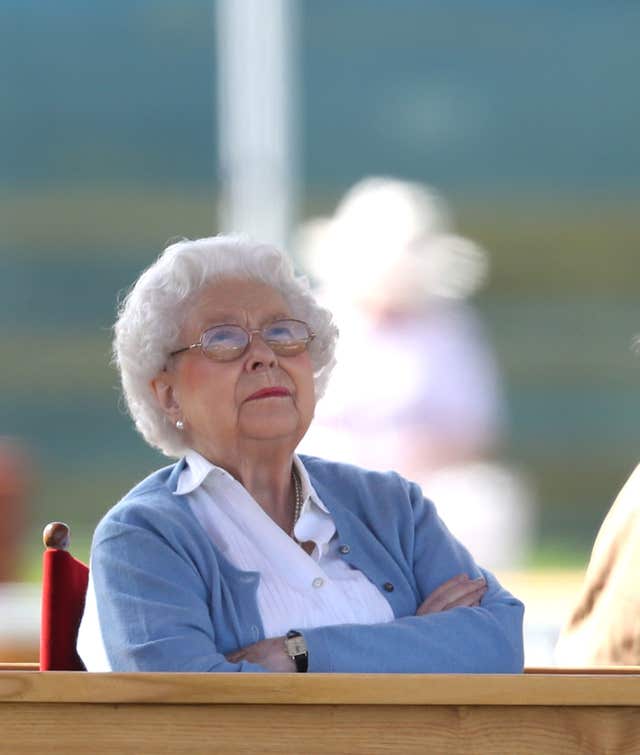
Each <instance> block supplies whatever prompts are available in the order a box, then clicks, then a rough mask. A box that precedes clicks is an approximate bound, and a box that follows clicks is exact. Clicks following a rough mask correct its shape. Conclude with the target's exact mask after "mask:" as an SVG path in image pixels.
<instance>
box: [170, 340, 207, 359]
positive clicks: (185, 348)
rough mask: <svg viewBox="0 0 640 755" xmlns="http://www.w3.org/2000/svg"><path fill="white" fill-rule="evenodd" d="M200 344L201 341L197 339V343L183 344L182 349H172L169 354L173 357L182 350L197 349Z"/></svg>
mask: <svg viewBox="0 0 640 755" xmlns="http://www.w3.org/2000/svg"><path fill="white" fill-rule="evenodd" d="M201 346H202V341H198V343H192V344H191V346H185V347H184V348H182V349H178V350H177V351H172V352H171V353H170V354H169V356H170V357H174V356H175V355H176V354H182V352H183V351H191V349H199V348H200V347H201Z"/></svg>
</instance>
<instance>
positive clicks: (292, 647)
mask: <svg viewBox="0 0 640 755" xmlns="http://www.w3.org/2000/svg"><path fill="white" fill-rule="evenodd" d="M284 644H285V648H286V650H287V655H288V656H289V658H291V659H292V660H293V662H294V663H295V664H296V671H298V672H305V671H306V670H307V669H308V668H309V652H308V651H307V643H306V642H305V641H304V637H303V636H302V635H301V634H300V632H297V631H296V630H295V629H291V630H290V631H288V632H287V636H286V639H285V641H284Z"/></svg>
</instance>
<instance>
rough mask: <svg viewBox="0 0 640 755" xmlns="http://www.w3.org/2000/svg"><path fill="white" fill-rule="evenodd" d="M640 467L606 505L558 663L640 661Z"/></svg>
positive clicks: (560, 644)
mask: <svg viewBox="0 0 640 755" xmlns="http://www.w3.org/2000/svg"><path fill="white" fill-rule="evenodd" d="M639 577H640V467H637V468H636V469H635V471H634V472H633V474H632V475H631V477H630V478H629V479H628V480H627V482H626V484H625V485H624V487H623V488H622V490H621V491H620V493H619V495H618V497H617V498H616V500H615V502H614V504H613V506H612V507H611V509H610V510H609V513H608V514H607V516H606V518H605V520H604V522H603V523H602V526H601V527H600V531H599V532H598V536H597V537H596V540H595V543H594V545H593V551H592V553H591V559H590V561H589V566H588V567H587V572H586V575H585V579H584V583H583V586H582V591H581V593H580V596H579V598H578V600H577V601H576V605H575V606H574V608H573V610H572V612H571V614H570V617H569V619H568V621H567V624H566V626H565V627H564V629H563V630H562V632H561V634H560V639H559V640H558V644H557V646H556V652H555V660H556V663H557V664H558V665H560V666H627V665H630V666H638V665H640V586H639V584H638V578H639Z"/></svg>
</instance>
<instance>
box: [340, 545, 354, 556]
mask: <svg viewBox="0 0 640 755" xmlns="http://www.w3.org/2000/svg"><path fill="white" fill-rule="evenodd" d="M340 553H342V555H343V556H346V555H347V553H351V548H350V547H349V546H348V545H341V546H340Z"/></svg>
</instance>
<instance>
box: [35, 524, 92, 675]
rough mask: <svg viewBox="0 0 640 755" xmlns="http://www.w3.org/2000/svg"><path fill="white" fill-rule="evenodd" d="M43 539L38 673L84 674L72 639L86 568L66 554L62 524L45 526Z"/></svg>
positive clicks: (80, 608)
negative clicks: (80, 672)
mask: <svg viewBox="0 0 640 755" xmlns="http://www.w3.org/2000/svg"><path fill="white" fill-rule="evenodd" d="M43 539H44V543H45V545H46V546H47V549H46V551H45V552H44V553H43V555H42V614H41V620H40V671H84V664H83V663H82V661H81V660H80V657H79V655H78V653H77V652H76V640H77V638H78V627H79V626H80V620H81V618H82V612H83V610H84V601H85V596H86V593H87V583H88V580H89V567H88V566H87V565H86V564H83V563H82V561H78V559H76V558H74V557H73V556H72V555H71V554H70V553H69V552H68V550H67V548H68V547H69V527H67V525H66V524H63V523H62V522H52V523H51V524H48V525H47V526H46V527H45V530H44V535H43Z"/></svg>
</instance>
